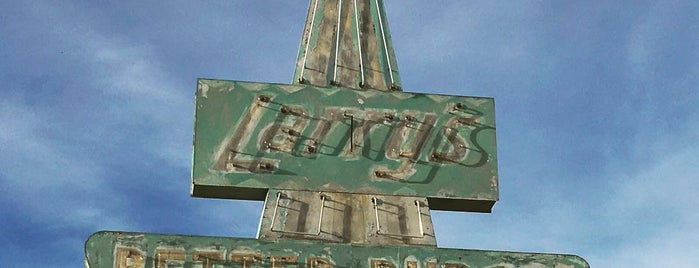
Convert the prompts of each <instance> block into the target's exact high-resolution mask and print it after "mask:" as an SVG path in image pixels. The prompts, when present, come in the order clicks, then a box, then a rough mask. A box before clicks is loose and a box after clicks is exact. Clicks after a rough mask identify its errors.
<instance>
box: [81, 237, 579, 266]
mask: <svg viewBox="0 0 699 268" xmlns="http://www.w3.org/2000/svg"><path fill="white" fill-rule="evenodd" d="M85 245H86V248H85V254H86V256H85V258H86V263H87V267H89V268H108V267H114V268H145V267H155V268H166V267H167V268H170V267H203V268H213V267H372V268H373V267H376V268H378V267H384V268H385V267H394V268H398V267H410V268H417V267H433V268H436V267H453V268H456V267H472V268H474V267H484V268H502V267H508V268H509V267H537V268H589V267H590V266H589V265H588V264H587V262H586V261H585V260H583V259H582V258H580V257H578V256H573V255H562V254H539V253H515V252H502V251H483V250H464V249H444V248H435V247H416V246H369V245H352V244H333V243H317V242H302V241H292V240H282V241H275V242H272V241H262V240H256V239H250V238H229V237H205V236H182V235H160V234H144V233H123V232H99V233H96V234H93V235H92V236H91V237H90V238H89V239H88V241H87V243H86V244H85Z"/></svg>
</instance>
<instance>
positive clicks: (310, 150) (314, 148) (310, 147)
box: [306, 146, 316, 153]
mask: <svg viewBox="0 0 699 268" xmlns="http://www.w3.org/2000/svg"><path fill="white" fill-rule="evenodd" d="M306 151H307V152H309V153H315V152H316V147H313V146H308V147H306Z"/></svg>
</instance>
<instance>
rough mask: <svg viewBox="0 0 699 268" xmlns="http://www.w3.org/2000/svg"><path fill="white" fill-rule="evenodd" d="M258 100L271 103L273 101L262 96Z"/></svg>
mask: <svg viewBox="0 0 699 268" xmlns="http://www.w3.org/2000/svg"><path fill="white" fill-rule="evenodd" d="M257 100H259V101H261V102H269V101H270V100H271V99H270V97H269V96H265V95H260V96H257Z"/></svg>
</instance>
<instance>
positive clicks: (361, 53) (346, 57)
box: [293, 0, 401, 91]
mask: <svg viewBox="0 0 699 268" xmlns="http://www.w3.org/2000/svg"><path fill="white" fill-rule="evenodd" d="M293 81H294V83H295V84H308V85H315V86H320V87H327V86H330V85H339V86H343V87H347V88H352V89H378V90H382V91H400V90H401V86H400V75H399V74H398V64H397V63H396V57H395V54H394V52H393V44H392V42H391V34H390V31H389V29H388V22H387V21H386V14H385V12H384V9H383V1H382V0H311V1H310V6H309V8H308V17H307V18H306V26H305V28H304V32H303V37H302V39H301V46H300V48H299V54H298V60H297V63H296V71H295V73H294V80H293Z"/></svg>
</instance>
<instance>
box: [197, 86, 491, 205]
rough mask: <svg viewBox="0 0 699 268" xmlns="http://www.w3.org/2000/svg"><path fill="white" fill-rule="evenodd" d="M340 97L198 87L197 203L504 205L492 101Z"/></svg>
mask: <svg viewBox="0 0 699 268" xmlns="http://www.w3.org/2000/svg"><path fill="white" fill-rule="evenodd" d="M230 89H233V90H230ZM332 89H333V90H326V88H321V87H315V86H306V85H300V86H297V85H278V84H268V83H254V82H239V81H225V80H209V79H200V80H199V85H198V90H197V94H196V114H195V130H194V132H195V133H196V135H195V138H194V166H193V186H194V189H193V195H194V196H199V197H219V198H221V197H222V198H234V199H256V200H264V197H265V195H266V191H267V190H268V189H282V190H310V191H327V192H342V193H359V194H383V195H399V196H426V197H428V198H429V199H430V208H431V209H438V210H439V209H442V210H459V211H477V212H489V211H490V209H491V207H492V205H493V204H494V203H495V201H497V200H498V184H497V154H496V143H495V121H494V101H493V99H492V98H481V97H461V96H446V95H428V94H414V93H403V92H393V93H385V92H381V91H376V90H372V91H356V90H352V89H346V88H332ZM357 100H362V101H361V102H358V101H357Z"/></svg>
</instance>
